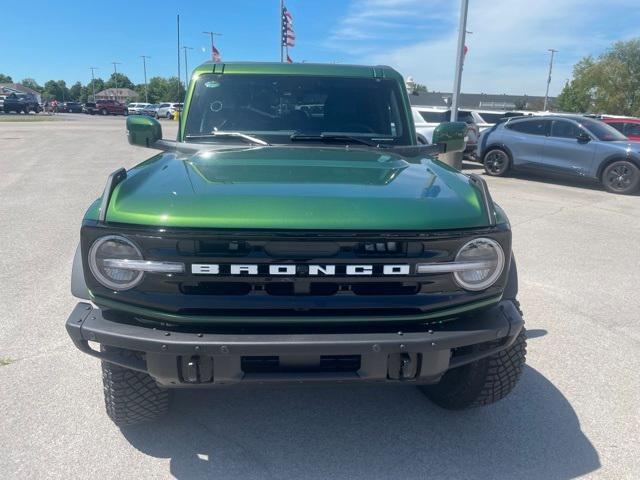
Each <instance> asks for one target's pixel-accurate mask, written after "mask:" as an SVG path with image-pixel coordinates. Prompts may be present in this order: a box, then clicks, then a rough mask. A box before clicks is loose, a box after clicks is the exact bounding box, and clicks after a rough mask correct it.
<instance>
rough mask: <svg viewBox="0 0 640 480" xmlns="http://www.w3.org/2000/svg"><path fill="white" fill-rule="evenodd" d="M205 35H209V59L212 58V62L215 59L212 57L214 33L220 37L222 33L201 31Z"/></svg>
mask: <svg viewBox="0 0 640 480" xmlns="http://www.w3.org/2000/svg"><path fill="white" fill-rule="evenodd" d="M202 33H204V34H205V35H209V37H211V60H213V61H214V62H215V61H216V59H215V58H214V57H213V37H214V35H215V36H217V37H221V36H222V34H221V33H216V32H202Z"/></svg>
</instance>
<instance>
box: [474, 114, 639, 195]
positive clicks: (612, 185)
mask: <svg viewBox="0 0 640 480" xmlns="http://www.w3.org/2000/svg"><path fill="white" fill-rule="evenodd" d="M477 153H478V158H479V159H481V161H482V163H483V164H484V168H485V171H486V172H487V174H489V175H494V176H501V175H505V174H506V173H507V172H509V171H510V170H530V171H537V172H539V173H544V172H548V173H556V174H564V175H571V176H576V177H583V178H591V179H594V180H597V181H599V182H601V183H602V185H603V186H604V188H605V189H606V190H608V191H609V192H613V193H622V194H629V193H633V192H635V191H636V190H637V189H638V185H640V143H639V142H632V141H630V140H629V139H628V138H627V137H625V136H624V135H622V134H621V133H620V132H618V131H617V130H616V129H615V128H613V127H611V126H609V125H607V124H606V123H603V122H601V121H600V120H596V119H593V118H587V117H583V116H579V115H548V116H540V117H538V116H533V117H514V118H510V119H508V120H506V121H505V122H503V123H500V124H497V125H495V126H494V127H492V128H490V129H488V130H485V131H483V132H482V135H481V137H480V141H479V142H478V152H477Z"/></svg>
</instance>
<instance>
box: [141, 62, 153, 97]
mask: <svg viewBox="0 0 640 480" xmlns="http://www.w3.org/2000/svg"><path fill="white" fill-rule="evenodd" d="M140 58H142V68H143V69H144V101H145V102H147V103H149V93H148V92H147V58H151V57H149V56H147V55H140Z"/></svg>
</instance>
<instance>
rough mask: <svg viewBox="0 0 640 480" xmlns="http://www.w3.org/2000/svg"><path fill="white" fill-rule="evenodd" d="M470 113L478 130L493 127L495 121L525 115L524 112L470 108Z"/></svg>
mask: <svg viewBox="0 0 640 480" xmlns="http://www.w3.org/2000/svg"><path fill="white" fill-rule="evenodd" d="M470 114H471V115H472V116H473V118H474V120H475V123H476V125H477V126H478V130H479V131H480V132H482V131H483V130H486V129H487V128H491V127H493V126H494V125H495V124H496V123H498V122H500V121H501V120H503V119H505V118H511V117H521V116H524V115H525V113H524V112H513V111H501V110H470Z"/></svg>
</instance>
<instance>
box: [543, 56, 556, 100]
mask: <svg viewBox="0 0 640 480" xmlns="http://www.w3.org/2000/svg"><path fill="white" fill-rule="evenodd" d="M547 50H549V51H550V52H551V58H550V59H549V76H548V77H547V91H546V92H545V94H544V107H543V110H544V111H545V112H546V111H547V104H548V103H549V85H551V70H553V55H554V54H555V53H557V52H558V50H554V49H553V48H548V49H547Z"/></svg>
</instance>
